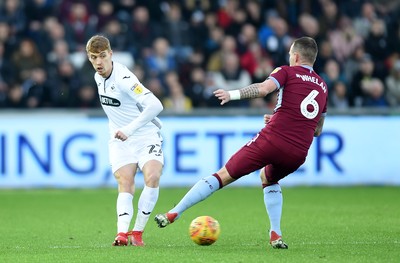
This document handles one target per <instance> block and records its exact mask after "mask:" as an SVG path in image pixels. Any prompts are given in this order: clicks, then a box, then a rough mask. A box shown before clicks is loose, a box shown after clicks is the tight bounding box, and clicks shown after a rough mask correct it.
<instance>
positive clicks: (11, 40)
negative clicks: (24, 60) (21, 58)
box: [0, 18, 17, 73]
mask: <svg viewBox="0 0 400 263" xmlns="http://www.w3.org/2000/svg"><path fill="white" fill-rule="evenodd" d="M0 43H1V44H2V45H3V47H4V57H5V58H7V59H11V55H12V54H13V52H14V51H15V49H16V47H17V38H16V37H15V36H13V35H12V34H11V28H10V26H9V25H8V23H7V21H6V20H5V19H4V18H3V19H1V18H0ZM16 73H17V72H16Z"/></svg>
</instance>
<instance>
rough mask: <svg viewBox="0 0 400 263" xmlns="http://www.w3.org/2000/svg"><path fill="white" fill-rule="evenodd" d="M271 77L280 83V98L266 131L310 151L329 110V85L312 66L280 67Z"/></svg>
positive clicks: (278, 87)
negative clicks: (323, 116) (322, 117)
mask: <svg viewBox="0 0 400 263" xmlns="http://www.w3.org/2000/svg"><path fill="white" fill-rule="evenodd" d="M269 78H270V79H272V80H273V81H274V82H275V83H276V84H277V89H278V100H277V104H276V107H275V109H274V114H273V116H272V118H271V120H270V121H269V122H268V124H267V125H266V126H265V128H264V129H263V131H264V132H266V134H267V135H268V134H270V135H272V136H273V137H274V138H277V140H282V142H284V143H290V144H292V145H293V146H294V147H296V148H298V149H299V150H301V151H308V149H309V148H310V145H311V143H312V140H313V137H314V131H315V129H316V127H317V124H318V121H319V119H320V118H321V115H323V114H324V115H325V114H326V111H327V100H328V87H327V86H326V84H325V82H324V81H323V79H322V78H321V77H320V76H319V75H318V74H317V73H315V71H314V70H313V69H312V67H309V66H291V67H290V66H282V67H278V68H276V69H275V70H274V71H273V72H272V73H271V74H270V76H269ZM276 143H279V142H276Z"/></svg>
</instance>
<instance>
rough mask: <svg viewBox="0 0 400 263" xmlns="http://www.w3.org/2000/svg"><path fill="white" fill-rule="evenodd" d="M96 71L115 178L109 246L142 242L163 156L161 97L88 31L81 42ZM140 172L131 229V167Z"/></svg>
mask: <svg viewBox="0 0 400 263" xmlns="http://www.w3.org/2000/svg"><path fill="white" fill-rule="evenodd" d="M86 52H87V56H88V59H89V61H90V62H91V63H92V65H93V67H94V69H95V70H96V73H95V75H94V79H95V81H96V84H97V88H98V93H99V96H100V102H101V105H102V107H103V109H104V111H105V113H106V115H107V117H108V121H109V133H110V140H109V143H108V144H109V159H110V163H111V170H112V172H113V174H114V176H115V178H116V180H117V182H118V197H117V236H116V237H115V240H114V242H113V243H112V245H113V246H126V245H128V244H132V245H134V246H143V245H144V242H143V239H142V234H143V231H144V228H145V226H146V224H147V222H148V219H149V216H150V213H151V212H152V211H153V208H154V206H155V204H156V202H157V199H158V195H159V181H160V176H161V173H162V168H163V163H164V156H163V152H162V149H161V145H162V137H161V135H160V129H161V121H160V120H159V119H158V118H157V115H158V114H159V113H160V112H161V111H162V110H163V106H162V104H161V102H160V101H159V100H158V99H157V97H156V96H154V94H153V93H152V92H150V91H149V90H148V89H146V88H145V87H144V86H143V85H142V84H141V83H140V82H139V80H138V79H137V77H136V76H135V75H134V74H133V73H132V72H131V71H130V70H129V69H128V68H127V67H126V66H124V65H122V64H120V63H118V62H115V61H113V60H112V50H111V46H110V42H109V40H108V39H107V38H106V37H104V36H99V35H96V36H93V37H92V38H90V39H89V41H88V42H87V45H86ZM138 168H139V169H140V170H141V171H142V172H143V176H144V188H143V191H142V193H141V195H140V197H139V200H138V211H137V215H136V220H135V224H134V227H133V230H132V231H129V226H130V223H131V220H132V218H133V214H134V208H133V204H132V202H133V197H134V193H135V175H136V171H137V169H138Z"/></svg>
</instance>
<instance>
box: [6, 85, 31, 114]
mask: <svg viewBox="0 0 400 263" xmlns="http://www.w3.org/2000/svg"><path fill="white" fill-rule="evenodd" d="M26 103H27V102H26V94H25V92H24V89H23V88H22V85H21V83H19V82H15V83H13V84H11V86H10V89H9V92H8V96H7V98H6V101H5V107H7V108H14V109H24V108H26V107H27V104H26Z"/></svg>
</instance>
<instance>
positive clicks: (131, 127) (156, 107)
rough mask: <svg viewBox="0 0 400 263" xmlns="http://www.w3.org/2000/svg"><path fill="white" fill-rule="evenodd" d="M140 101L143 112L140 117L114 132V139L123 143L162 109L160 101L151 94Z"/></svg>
mask: <svg viewBox="0 0 400 263" xmlns="http://www.w3.org/2000/svg"><path fill="white" fill-rule="evenodd" d="M144 96H145V97H144V98H143V100H142V101H141V103H142V104H143V106H144V107H143V111H142V112H141V113H140V115H139V116H138V117H137V118H136V119H135V120H133V121H132V122H131V123H129V124H128V125H126V126H124V127H122V128H120V129H119V130H117V131H116V132H115V138H117V139H120V140H122V141H125V140H126V139H127V138H128V137H129V136H131V135H133V134H134V133H135V131H136V130H137V129H139V128H140V127H142V126H144V125H146V124H147V123H148V122H150V121H152V120H153V119H154V118H155V117H157V115H158V114H160V112H161V111H162V110H163V109H164V108H163V106H162V104H161V101H160V100H159V99H158V98H157V97H156V96H155V95H154V94H153V93H148V94H146V95H144Z"/></svg>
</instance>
